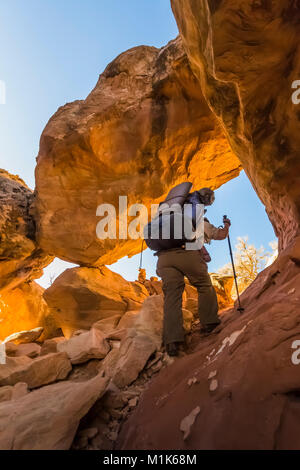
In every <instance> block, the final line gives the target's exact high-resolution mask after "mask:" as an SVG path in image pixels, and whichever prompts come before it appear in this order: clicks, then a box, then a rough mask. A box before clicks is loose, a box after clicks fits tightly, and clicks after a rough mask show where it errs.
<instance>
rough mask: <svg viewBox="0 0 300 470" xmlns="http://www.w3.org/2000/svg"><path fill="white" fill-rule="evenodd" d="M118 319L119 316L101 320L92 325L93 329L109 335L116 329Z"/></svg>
mask: <svg viewBox="0 0 300 470" xmlns="http://www.w3.org/2000/svg"><path fill="white" fill-rule="evenodd" d="M125 315H126V314H125ZM120 319H121V315H114V316H112V317H108V318H103V320H99V321H97V322H96V323H94V324H93V328H97V330H100V331H101V332H102V333H103V334H104V335H109V334H110V333H112V332H113V331H114V330H115V329H116V328H117V326H118V323H119V321H120Z"/></svg>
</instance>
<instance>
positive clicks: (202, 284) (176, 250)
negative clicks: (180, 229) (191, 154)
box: [145, 183, 230, 356]
mask: <svg viewBox="0 0 300 470" xmlns="http://www.w3.org/2000/svg"><path fill="white" fill-rule="evenodd" d="M191 186H192V185H191V183H182V184H181V185H178V186H176V187H175V188H173V190H171V192H170V193H169V195H168V197H167V199H166V201H165V202H167V203H168V204H169V205H170V206H171V205H172V204H173V203H174V202H175V203H179V204H181V206H182V207H183V204H191V205H192V209H193V225H194V226H196V221H195V217H196V210H195V208H196V205H197V204H203V205H204V206H210V205H211V204H213V202H214V200H215V195H214V192H213V191H212V190H211V189H209V188H203V189H201V190H200V191H194V192H193V193H189V192H188V190H189V189H190V188H191ZM223 223H224V227H223V228H216V227H214V226H213V225H212V224H210V223H209V221H208V219H206V218H205V219H204V241H205V243H209V242H210V241H211V240H224V239H225V238H226V237H227V235H228V233H229V227H230V220H229V219H228V218H225V219H224V220H223ZM145 239H146V237H145ZM167 241H168V240H167ZM167 241H164V243H165V245H164V246H163V245H161V246H163V249H159V250H158V251H157V253H156V255H157V256H158V262H157V274H158V275H159V276H160V277H161V279H162V282H163V292H164V327H163V342H164V345H165V347H166V350H167V353H168V354H169V356H176V355H177V354H178V350H179V345H180V344H181V343H183V342H184V329H183V318H182V294H183V291H184V288H185V282H184V277H185V276H186V277H187V278H188V280H189V282H190V283H191V284H192V285H193V286H194V287H196V288H197V291H198V309H199V310H198V311H199V317H200V322H201V325H202V332H204V333H211V332H212V331H213V330H214V329H215V328H216V327H217V326H218V325H219V324H220V319H219V316H218V301H217V295H216V292H215V290H214V288H213V286H212V283H211V279H210V276H209V274H208V269H207V264H206V263H207V262H209V261H210V256H209V254H208V252H207V250H206V249H205V247H204V246H203V248H201V249H200V250H196V251H195V250H186V249H185V244H184V243H182V242H181V241H179V246H172V243H173V245H174V244H175V241H174V240H172V241H171V243H170V246H171V248H166V246H167ZM150 242H151V240H150ZM150 242H149V240H147V239H146V243H147V245H148V246H149V247H150V248H151V246H152V249H153V246H155V245H153V244H152V245H151V243H150ZM153 242H154V240H153V241H152V243H153ZM155 242H156V244H157V246H159V242H161V240H158V241H157V240H155ZM177 244H178V240H177Z"/></svg>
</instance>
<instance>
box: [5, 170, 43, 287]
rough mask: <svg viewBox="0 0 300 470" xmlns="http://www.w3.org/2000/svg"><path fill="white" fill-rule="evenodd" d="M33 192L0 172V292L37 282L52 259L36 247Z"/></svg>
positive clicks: (21, 182)
mask: <svg viewBox="0 0 300 470" xmlns="http://www.w3.org/2000/svg"><path fill="white" fill-rule="evenodd" d="M32 202H33V193H32V191H31V190H30V189H29V188H28V187H27V186H26V184H25V183H24V181H22V180H21V179H20V178H19V177H18V176H13V175H10V174H9V173H8V172H7V171H5V170H1V169H0V290H1V291H3V290H4V289H9V288H13V287H15V286H17V285H18V284H20V283H22V282H24V281H27V280H30V279H36V278H38V277H40V276H41V275H42V272H43V271H42V268H43V266H46V265H47V264H49V263H50V261H51V258H50V257H49V256H47V255H45V253H43V252H42V250H40V249H39V248H38V247H37V244H36V241H35V222H34V219H33V217H32V214H31V207H32Z"/></svg>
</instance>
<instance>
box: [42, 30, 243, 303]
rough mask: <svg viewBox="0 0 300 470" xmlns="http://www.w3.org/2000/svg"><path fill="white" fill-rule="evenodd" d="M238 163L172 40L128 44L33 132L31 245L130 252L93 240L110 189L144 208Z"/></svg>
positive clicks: (69, 252) (104, 259)
mask: <svg viewBox="0 0 300 470" xmlns="http://www.w3.org/2000/svg"><path fill="white" fill-rule="evenodd" d="M112 136H113V138H112ZM54 162H55V163H54ZM199 168H201V171H199ZM240 168H241V167H240V163H239V161H238V160H237V158H236V157H235V156H234V155H233V153H232V151H231V150H230V147H229V146H228V143H227V139H226V137H225V136H224V134H223V132H222V130H221V128H220V126H219V123H218V121H217V120H216V119H215V117H214V116H213V115H212V113H211V111H210V109H209V107H208V106H207V105H206V103H205V101H204V99H203V96H202V92H201V89H200V87H199V86H198V83H197V80H196V79H195V77H194V75H193V74H192V72H191V70H190V67H189V64H188V62H187V59H186V55H185V53H184V51H183V48H182V45H181V42H180V40H179V39H177V40H175V41H171V42H170V43H169V44H168V45H167V46H166V47H163V48H162V49H156V48H154V47H146V46H141V47H135V48H133V49H130V50H129V51H127V52H125V53H123V54H121V55H119V56H118V57H117V58H116V59H115V60H114V61H113V62H112V63H111V64H109V65H108V67H107V68H106V70H105V71H104V73H103V74H102V75H101V76H100V78H99V82H98V84H97V85H96V87H95V89H94V90H93V91H92V93H91V94H90V95H89V96H88V98H87V99H86V100H84V101H75V102H74V103H71V104H67V105H66V106H64V107H62V108H60V109H59V110H58V111H57V113H56V114H55V115H54V116H53V117H52V119H51V120H50V121H49V123H48V124H47V126H46V128H45V130H44V132H43V135H42V137H41V144H40V152H39V156H38V164H37V169H36V182H37V186H36V213H37V230H38V240H39V244H40V246H41V247H42V248H43V249H44V250H45V251H46V252H48V253H51V254H54V255H56V256H58V257H59V258H61V259H65V260H68V261H71V262H74V263H76V264H80V265H103V264H111V263H113V262H115V261H117V260H118V259H119V258H121V257H123V256H125V255H129V256H131V255H134V254H136V253H138V252H139V251H140V249H141V243H140V240H132V239H129V240H124V241H123V240H110V239H106V240H99V239H98V238H97V237H96V223H97V222H98V221H100V219H97V218H96V209H97V206H99V205H100V204H102V203H111V204H114V205H115V206H116V207H117V208H118V202H119V201H118V198H119V195H128V205H129V206H130V205H131V204H132V203H137V202H142V203H144V204H146V205H147V206H149V205H150V203H152V202H153V203H156V202H158V201H160V200H161V199H162V198H163V197H164V195H165V194H166V193H167V192H168V190H169V189H170V188H171V186H173V185H174V184H176V183H179V182H182V181H184V180H186V179H190V180H191V181H192V182H193V183H194V184H195V186H196V187H204V186H208V185H209V186H211V187H213V188H217V187H219V186H220V185H221V184H223V183H225V182H226V181H228V180H230V179H231V178H233V177H235V176H237V175H238V174H239V172H240ZM131 309H132V308H131Z"/></svg>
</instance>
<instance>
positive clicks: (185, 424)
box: [180, 406, 201, 441]
mask: <svg viewBox="0 0 300 470" xmlns="http://www.w3.org/2000/svg"><path fill="white" fill-rule="evenodd" d="M200 411H201V409H200V406H197V408H195V409H194V410H193V411H191V413H190V414H189V415H188V416H186V417H185V418H184V419H183V420H182V421H181V423H180V431H182V432H183V440H184V441H185V440H186V439H187V438H188V437H189V435H190V434H191V428H192V426H193V424H194V422H195V420H196V418H197V416H198V414H199V413H200Z"/></svg>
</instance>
